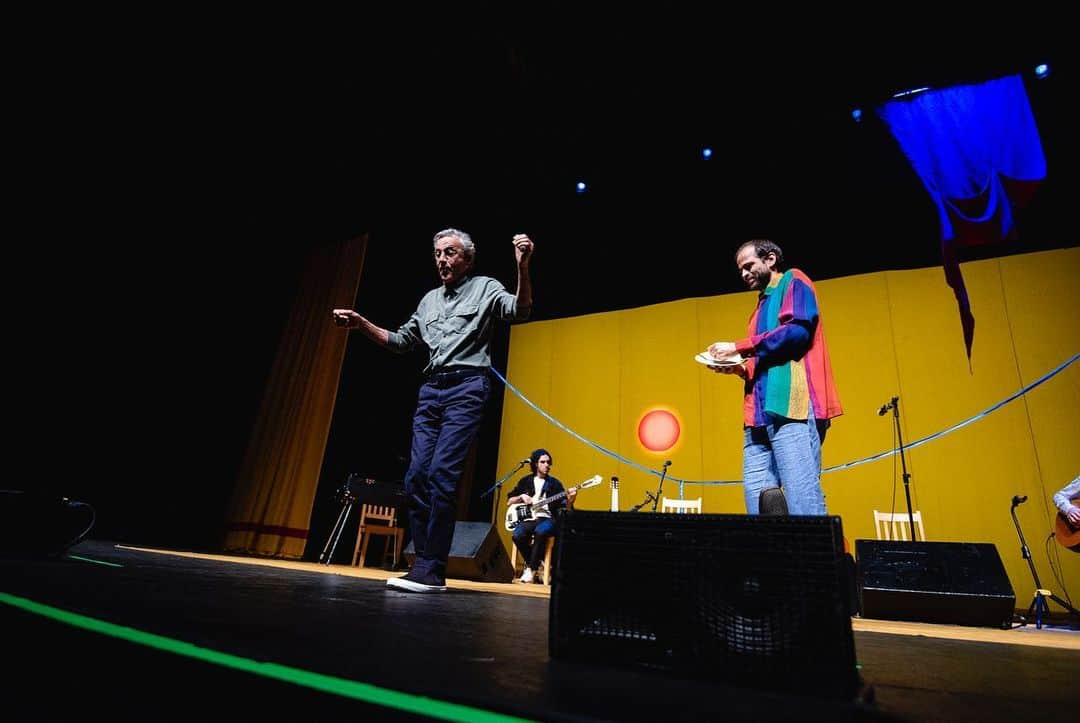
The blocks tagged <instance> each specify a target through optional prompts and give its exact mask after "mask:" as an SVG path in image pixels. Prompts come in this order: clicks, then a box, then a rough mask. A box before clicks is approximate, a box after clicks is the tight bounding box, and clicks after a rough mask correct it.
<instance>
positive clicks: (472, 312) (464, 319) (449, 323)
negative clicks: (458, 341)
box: [446, 304, 480, 334]
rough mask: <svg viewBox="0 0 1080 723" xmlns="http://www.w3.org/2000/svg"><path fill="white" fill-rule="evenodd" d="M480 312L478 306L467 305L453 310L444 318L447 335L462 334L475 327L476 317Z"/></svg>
mask: <svg viewBox="0 0 1080 723" xmlns="http://www.w3.org/2000/svg"><path fill="white" fill-rule="evenodd" d="M479 312H480V306H479V305H478V304H467V305H463V306H459V307H458V308H456V309H454V310H453V311H452V312H450V314H448V315H447V317H446V333H447V334H463V333H465V331H467V330H469V329H473V328H475V327H476V316H477V314H478V313H479Z"/></svg>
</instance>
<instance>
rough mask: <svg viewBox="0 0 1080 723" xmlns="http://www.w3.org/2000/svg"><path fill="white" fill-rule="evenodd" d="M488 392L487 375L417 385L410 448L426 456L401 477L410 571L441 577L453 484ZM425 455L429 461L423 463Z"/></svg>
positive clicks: (450, 531) (453, 501)
mask: <svg viewBox="0 0 1080 723" xmlns="http://www.w3.org/2000/svg"><path fill="white" fill-rule="evenodd" d="M490 391H491V380H490V378H489V377H488V375H487V374H478V375H475V376H470V377H466V378H464V379H461V380H458V381H456V383H455V382H447V383H445V386H443V385H440V384H431V383H429V384H425V385H424V386H423V387H421V392H420V402H419V404H418V405H417V412H416V416H415V417H414V423H413V430H414V440H413V451H414V454H415V453H417V452H419V453H420V454H421V455H425V454H426V455H427V456H426V457H425V456H421V458H420V459H419V460H417V461H414V462H412V463H410V465H409V475H407V477H406V480H405V485H406V492H407V493H408V495H409V499H410V509H411V512H412V514H411V515H410V524H411V528H412V532H413V540H414V544H415V549H416V561H415V562H414V563H413V571H414V572H418V573H420V574H427V573H431V574H433V575H434V576H435V577H436V578H438V579H440V580H445V578H446V562H447V560H448V559H449V557H450V542H451V541H452V539H453V536H454V521H455V517H456V514H455V512H456V507H457V485H458V482H459V481H460V479H461V473H462V471H463V469H464V466H465V457H466V456H467V455H468V452H469V445H471V444H472V441H473V439H474V438H475V437H476V433H477V431H478V430H479V428H480V422H481V421H482V419H483V413H484V407H485V405H486V403H487V398H488V395H489V394H490ZM432 436H434V443H433V444H432V441H431V437H432ZM424 459H429V460H430V462H428V463H427V464H426V465H425V464H424ZM421 551H422V554H421Z"/></svg>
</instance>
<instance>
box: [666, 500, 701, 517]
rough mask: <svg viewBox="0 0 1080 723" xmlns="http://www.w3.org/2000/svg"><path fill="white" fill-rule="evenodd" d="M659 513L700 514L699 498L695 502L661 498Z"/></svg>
mask: <svg viewBox="0 0 1080 723" xmlns="http://www.w3.org/2000/svg"><path fill="white" fill-rule="evenodd" d="M660 511H661V512H677V513H679V514H680V515H684V514H687V513H697V514H700V513H701V498H700V497H698V498H697V499H696V500H674V499H668V498H667V497H663V498H661V500H660Z"/></svg>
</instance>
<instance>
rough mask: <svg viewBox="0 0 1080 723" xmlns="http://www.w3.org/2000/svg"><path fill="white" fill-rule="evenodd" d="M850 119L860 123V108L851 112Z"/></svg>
mask: <svg viewBox="0 0 1080 723" xmlns="http://www.w3.org/2000/svg"><path fill="white" fill-rule="evenodd" d="M851 117H852V118H854V119H855V122H856V123H862V108H856V109H855V110H853V111H851Z"/></svg>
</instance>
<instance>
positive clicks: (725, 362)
mask: <svg viewBox="0 0 1080 723" xmlns="http://www.w3.org/2000/svg"><path fill="white" fill-rule="evenodd" d="M694 361H696V362H698V363H699V364H704V365H705V366H707V367H734V366H738V365H739V364H742V363H743V362H745V361H746V360H745V359H743V358H742V356H741V355H739V354H736V355H735V356H733V357H731V358H730V359H714V358H713V357H712V356H711V355H710V354H709V353H708V352H706V351H703V352H700V353H698V354H695V355H694Z"/></svg>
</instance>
